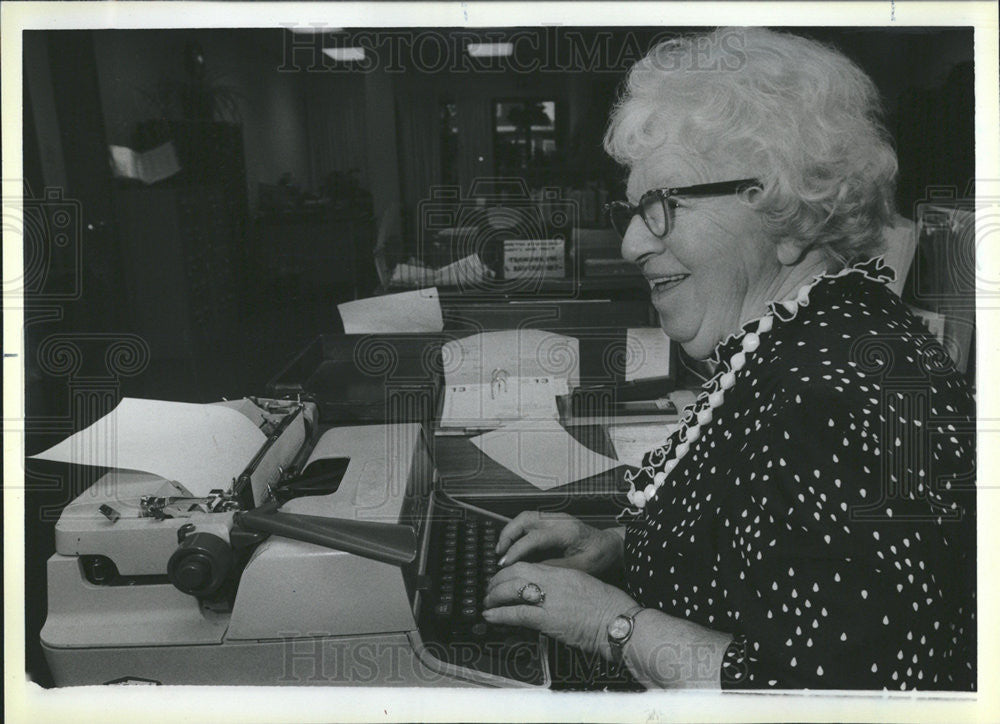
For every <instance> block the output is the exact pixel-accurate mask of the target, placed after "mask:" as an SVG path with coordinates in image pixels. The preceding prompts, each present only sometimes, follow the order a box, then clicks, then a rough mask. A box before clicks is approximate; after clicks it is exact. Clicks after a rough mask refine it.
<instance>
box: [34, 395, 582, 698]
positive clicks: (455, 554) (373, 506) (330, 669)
mask: <svg viewBox="0 0 1000 724" xmlns="http://www.w3.org/2000/svg"><path fill="white" fill-rule="evenodd" d="M243 404H244V406H245V407H252V408H253V410H252V412H253V418H254V419H255V420H257V421H258V422H259V423H260V425H261V427H262V431H263V432H264V433H265V434H264V438H265V442H264V443H263V445H262V446H261V448H260V449H259V450H257V451H256V452H255V453H254V454H253V455H251V456H250V458H249V459H248V460H247V461H246V466H245V468H244V469H243V470H242V472H241V473H240V474H239V475H236V476H234V477H233V479H231V480H220V481H219V486H218V488H217V489H213V490H212V491H211V492H210V494H209V495H207V496H203V497H192V496H190V495H187V494H185V491H184V489H183V486H180V485H179V484H178V483H177V482H176V481H170V480H165V479H164V478H162V477H158V476H157V475H154V474H151V473H144V472H138V471H135V470H116V469H112V470H110V471H108V472H107V473H106V474H105V475H104V476H103V477H101V478H100V479H98V480H97V482H96V483H95V484H94V485H93V486H92V487H91V488H90V489H88V490H86V491H84V492H83V493H82V494H81V495H80V496H78V497H77V498H76V499H75V500H73V501H72V502H71V503H70V504H69V505H68V506H67V507H66V508H65V509H64V510H63V512H62V514H61V517H60V519H59V521H58V523H57V525H56V530H55V538H56V541H55V543H56V553H55V554H54V555H53V556H52V557H51V558H50V559H49V561H48V564H47V583H48V612H47V618H46V621H45V625H44V627H43V629H42V632H41V639H42V645H43V649H44V651H45V655H46V658H47V660H48V663H49V666H50V668H51V670H52V674H53V677H54V680H55V682H56V683H57V684H58V685H60V686H65V685H85V684H115V683H119V684H141V683H157V684H228V685H238V684H257V685H278V684H287V685H348V686H361V685H377V686H503V687H511V686H516V687H539V688H545V687H551V686H554V685H555V686H558V685H559V682H558V681H555V682H554V677H553V670H554V669H553V662H556V661H557V659H558V657H559V654H560V651H562V654H564V655H563V657H562V659H561V661H562V664H560V665H563V666H564V665H565V663H566V661H569V660H571V659H572V660H573V661H574V662H578V661H579V657H577V658H575V659H574V658H573V657H572V656H569V655H568V654H569V652H567V651H566V650H564V649H560V647H558V646H556V645H555V644H553V643H552V642H549V641H547V640H546V639H545V637H543V636H540V635H539V634H538V633H537V632H532V631H528V630H525V629H519V628H511V627H500V626H495V625H490V624H487V623H486V621H485V620H484V619H483V617H482V599H483V596H484V594H485V585H486V583H487V581H488V580H489V578H490V576H492V575H493V573H494V572H495V571H496V567H497V560H496V554H495V552H494V546H495V544H496V538H497V535H498V533H499V531H500V529H501V528H502V527H503V524H504V522H505V520H506V519H505V518H504V517H503V516H501V515H498V514H496V513H493V512H490V511H488V510H485V509H482V508H478V507H474V506H471V505H469V504H467V503H463V502H461V501H457V500H454V499H452V498H450V497H449V496H448V495H446V494H444V493H443V492H442V491H441V490H436V489H435V485H436V474H435V471H434V467H433V464H432V462H431V458H430V456H429V454H428V448H427V445H426V441H425V437H424V433H423V430H422V427H421V426H420V425H419V424H396V425H354V426H343V427H333V428H330V429H325V430H324V429H323V428H322V426H321V425H320V424H319V423H318V422H317V419H318V417H317V413H316V407H315V405H313V404H312V403H309V402H297V401H289V400H276V399H256V398H252V399H248V400H246V401H243ZM588 665H589V663H588ZM556 678H558V677H556Z"/></svg>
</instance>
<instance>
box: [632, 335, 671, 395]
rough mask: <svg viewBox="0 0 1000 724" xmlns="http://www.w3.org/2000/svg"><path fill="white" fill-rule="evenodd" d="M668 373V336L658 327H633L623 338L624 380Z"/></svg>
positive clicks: (641, 378) (644, 378) (666, 374)
mask: <svg viewBox="0 0 1000 724" xmlns="http://www.w3.org/2000/svg"><path fill="white" fill-rule="evenodd" d="M669 375H670V338H669V337H667V335H666V334H664V333H663V330H662V329H660V328H659V327H634V328H630V329H629V330H628V334H627V335H626V339H625V381H626V382H632V381H633V380H646V379H649V378H651V377H667V376H669Z"/></svg>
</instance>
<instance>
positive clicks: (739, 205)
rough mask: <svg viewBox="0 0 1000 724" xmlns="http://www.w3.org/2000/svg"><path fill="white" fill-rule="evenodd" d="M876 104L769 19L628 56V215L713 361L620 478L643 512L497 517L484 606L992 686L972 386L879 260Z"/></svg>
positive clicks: (694, 650)
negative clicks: (982, 641) (979, 645)
mask: <svg viewBox="0 0 1000 724" xmlns="http://www.w3.org/2000/svg"><path fill="white" fill-rule="evenodd" d="M879 117H880V113H879V102H878V95H877V92H876V89H875V87H874V85H873V84H872V82H871V81H870V80H869V79H868V77H867V76H866V75H865V74H864V73H863V72H862V71H861V70H860V69H859V68H858V67H857V66H855V65H854V64H853V63H852V62H851V61H849V60H848V59H847V58H845V57H844V56H843V55H841V54H840V53H838V52H837V51H835V50H833V49H831V48H828V47H825V46H823V45H821V44H819V43H816V42H813V41H811V40H807V39H805V38H801V37H797V36H793V35H785V34H780V33H775V32H771V31H767V30H763V29H730V30H720V31H717V32H716V33H714V34H712V35H710V36H708V39H707V41H706V40H705V39H704V38H701V39H695V38H689V39H682V40H678V41H671V42H668V43H666V44H664V45H661V46H659V47H657V48H656V49H655V50H654V51H653V52H651V53H650V54H649V55H648V56H647V57H646V58H645V59H644V60H642V61H641V62H639V63H638V64H637V65H636V66H635V67H634V68H633V69H632V71H631V72H630V74H629V76H628V83H627V88H626V91H625V94H624V97H623V98H622V100H621V102H620V103H619V104H618V106H617V107H616V109H615V111H614V114H613V117H612V119H611V124H610V128H609V130H608V133H607V137H606V141H605V145H606V148H607V150H608V151H609V153H610V154H611V155H612V156H613V157H614V158H615V159H617V160H618V161H620V162H621V163H623V164H624V165H625V166H627V167H628V169H629V172H630V173H629V177H628V187H627V188H628V197H629V201H628V202H618V203H616V204H613V205H611V208H610V209H609V213H610V215H611V219H612V222H613V224H614V226H615V228H617V229H618V231H619V232H620V233H621V234H622V237H623V242H622V253H623V255H624V256H625V257H626V258H627V259H629V260H631V261H633V262H635V264H637V265H638V266H639V267H640V268H641V269H642V272H643V274H645V276H646V277H647V278H648V280H649V284H650V288H651V290H652V291H651V293H652V303H653V305H654V307H655V308H656V310H657V312H658V313H659V318H660V323H661V326H662V328H663V330H664V331H665V332H666V334H667V335H668V336H669V337H670V338H671V339H673V340H674V341H676V342H678V343H679V344H680V345H681V346H682V347H683V348H684V350H685V351H686V352H687V353H688V354H689V355H691V356H693V357H695V358H699V359H705V360H708V361H709V362H710V364H711V365H712V366H713V367H714V370H715V374H714V376H713V377H712V378H711V379H710V380H708V381H707V382H706V383H705V385H704V390H703V391H702V392H701V394H700V396H699V397H698V399H697V401H696V402H695V404H694V405H693V406H691V407H689V408H688V409H686V410H685V412H684V415H683V416H682V424H681V425H680V427H679V429H678V430H676V431H675V432H673V433H672V434H671V435H670V436H669V438H668V439H666V441H665V442H664V444H663V445H662V446H661V447H658V448H656V449H654V450H652V451H650V452H649V453H647V455H646V456H645V458H644V459H643V464H642V467H641V468H640V469H638V470H635V469H632V470H630V472H629V473H628V474H627V475H626V481H627V482H628V483H630V484H631V488H630V490H629V492H628V500H629V502H630V506H629V508H628V509H626V510H625V511H624V512H623V518H624V520H623V522H624V523H625V525H624V527H623V528H619V529H608V530H597V529H594V528H592V527H589V526H587V525H584V524H582V523H581V522H578V521H576V520H574V519H572V518H569V517H567V516H564V515H539V514H536V513H528V512H526V513H522V514H521V515H519V516H518V517H517V518H516V519H514V520H513V521H512V522H511V523H510V524H508V525H507V526H506V528H504V530H503V532H502V534H501V536H500V540H499V544H498V546H497V550H498V552H499V553H500V554H502V556H503V557H502V559H501V564H502V565H503V566H504V567H503V568H502V569H501V570H500V572H499V573H498V574H497V575H496V576H495V577H494V578H493V580H492V581H491V582H490V585H489V589H488V592H487V595H486V599H485V605H486V607H487V610H486V613H485V616H486V618H487V620H489V621H491V622H498V623H508V624H518V625H523V626H529V627H532V628H536V629H539V630H541V631H543V632H545V633H548V634H550V635H551V636H554V637H556V638H557V639H559V640H561V641H563V642H565V643H567V644H570V645H573V646H577V647H579V648H581V649H583V650H585V651H588V652H591V653H592V654H595V655H596V654H600V655H601V656H603V657H604V658H605V659H608V660H610V661H612V662H615V663H617V664H619V665H621V666H624V667H627V669H628V670H629V671H630V672H631V673H632V675H634V677H635V678H636V679H637V680H638V681H639V682H641V683H642V684H644V685H646V686H650V687H652V686H663V687H719V686H722V687H735V688H758V687H763V688H768V687H774V688H798V687H808V688H835V689H853V688H863V689H882V688H889V689H966V690H967V689H970V688H975V598H974V591H975V570H974V563H975V537H974V532H975V531H974V529H975V525H974V520H975V518H974V515H975V508H974V491H973V485H972V482H971V480H970V478H971V471H972V470H973V467H974V464H973V460H974V441H973V439H972V430H973V429H974V428H973V427H972V421H973V419H974V411H973V400H972V397H971V395H970V393H969V391H968V389H967V386H966V385H965V383H964V382H963V379H962V378H961V377H960V376H959V375H958V374H957V373H956V372H955V370H954V369H953V367H952V366H951V363H950V361H949V360H947V357H946V355H944V354H943V351H942V350H941V348H940V346H938V345H936V344H935V343H934V342H933V340H932V339H931V338H929V337H928V335H927V334H926V333H925V331H924V329H923V327H922V326H921V325H920V323H919V322H918V321H917V319H916V318H915V317H914V316H913V315H912V314H911V313H910V312H909V311H908V308H907V307H906V306H905V305H904V304H903V303H902V302H901V301H900V300H899V299H898V298H897V297H895V296H894V295H893V294H892V292H891V291H889V290H888V289H887V287H886V282H887V281H889V280H891V279H892V278H893V272H892V271H891V270H890V269H888V268H887V267H885V266H884V265H883V263H882V262H881V259H880V258H878V257H874V258H872V257H873V255H875V254H877V252H878V251H879V245H880V241H881V239H882V232H883V229H884V227H885V225H886V223H887V222H888V220H889V219H890V217H891V214H892V194H893V180H894V177H895V173H896V159H895V155H894V153H893V150H892V148H891V146H890V143H889V140H888V138H887V137H886V133H885V131H884V129H883V127H882V125H881V123H880V120H879ZM539 557H542V558H545V557H547V558H548V560H546V562H544V563H529V562H527V560H526V559H529V558H534V559H537V558H539ZM615 571H618V572H619V573H620V572H621V571H624V577H625V581H626V589H625V590H621V589H619V588H616V587H614V586H612V585H609V584H608V583H605V582H603V581H602V580H600V579H601V578H602V577H603V578H609V577H610V575H611V574H613V573H614V572H615Z"/></svg>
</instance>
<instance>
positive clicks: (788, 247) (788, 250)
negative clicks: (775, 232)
mask: <svg viewBox="0 0 1000 724" xmlns="http://www.w3.org/2000/svg"><path fill="white" fill-rule="evenodd" d="M775 247H776V249H777V252H778V261H779V262H781V264H782V265H784V266H794V265H796V264H798V263H799V262H800V261H802V257H803V256H805V254H806V252H807V251H809V246H808V245H806V244H803V243H802V242H800V241H798V240H797V239H791V238H789V237H787V236H786V237H784V238H782V239H778V241H777V242H775Z"/></svg>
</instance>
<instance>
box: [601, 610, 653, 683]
mask: <svg viewBox="0 0 1000 724" xmlns="http://www.w3.org/2000/svg"><path fill="white" fill-rule="evenodd" d="M643 608H644V607H643V606H634V607H633V608H630V609H629V610H628V611H626V612H625V613H623V614H620V615H618V616H615V617H614V618H613V619H611V623H609V624H608V645H609V646H610V647H611V661H612V663H614V665H615V666H616V667H617V668H621V666H622V664H623V663H624V661H625V644H627V643H628V642H629V639H631V638H632V632H633V631H635V617H636V615H637V614H638V613H639V611H642V610H643Z"/></svg>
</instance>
